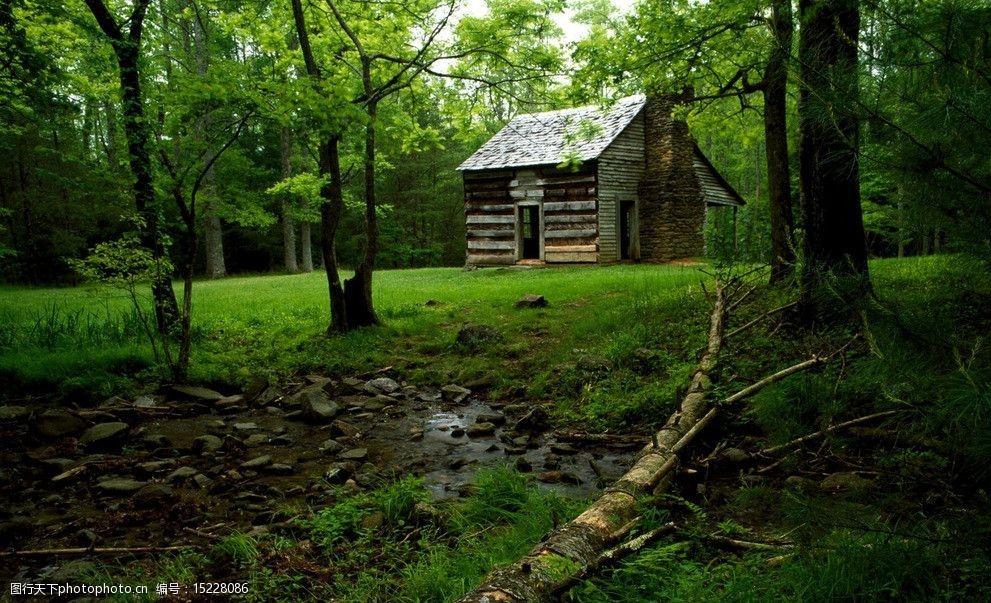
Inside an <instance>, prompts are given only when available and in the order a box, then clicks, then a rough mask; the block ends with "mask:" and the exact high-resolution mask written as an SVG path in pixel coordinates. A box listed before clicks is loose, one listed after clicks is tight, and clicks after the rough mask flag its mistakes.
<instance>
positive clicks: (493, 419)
mask: <svg viewBox="0 0 991 603" xmlns="http://www.w3.org/2000/svg"><path fill="white" fill-rule="evenodd" d="M475 422H476V423H492V424H493V425H505V423H506V417H505V416H504V415H501V414H499V413H497V412H483V413H480V414H479V415H478V416H477V417H475Z"/></svg>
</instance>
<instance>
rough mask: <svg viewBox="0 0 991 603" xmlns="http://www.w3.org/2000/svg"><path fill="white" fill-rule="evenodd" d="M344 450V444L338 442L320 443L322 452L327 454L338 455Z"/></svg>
mask: <svg viewBox="0 0 991 603" xmlns="http://www.w3.org/2000/svg"><path fill="white" fill-rule="evenodd" d="M342 450H344V444H341V443H340V442H338V441H337V440H333V439H331V440H324V441H323V442H321V443H320V451H321V452H323V453H325V454H337V453H338V452H340V451H342Z"/></svg>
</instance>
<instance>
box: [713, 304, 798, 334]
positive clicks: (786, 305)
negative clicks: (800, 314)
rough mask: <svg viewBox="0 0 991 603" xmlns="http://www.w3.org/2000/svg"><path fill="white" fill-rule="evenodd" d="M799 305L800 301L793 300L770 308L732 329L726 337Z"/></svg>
mask: <svg viewBox="0 0 991 603" xmlns="http://www.w3.org/2000/svg"><path fill="white" fill-rule="evenodd" d="M797 305H798V302H797V301H793V302H791V303H788V304H785V305H783V306H778V307H777V308H774V309H773V310H768V311H767V312H764V313H763V314H761V315H760V316H758V317H757V318H755V319H753V320H751V321H750V322H748V323H747V324H745V325H743V326H740V327H737V328H735V329H733V330H732V331H730V332H729V333H728V334H727V335H726V337H727V338H729V337H732V336H734V335H737V334H739V333H742V332H744V331H746V330H747V329H749V328H750V327H752V326H754V325H755V324H757V323H759V322H760V321H762V320H764V319H765V318H767V317H768V316H774V315H775V314H777V313H779V312H784V311H785V310H787V309H789V308H794V307H795V306H797Z"/></svg>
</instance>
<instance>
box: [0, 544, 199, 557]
mask: <svg viewBox="0 0 991 603" xmlns="http://www.w3.org/2000/svg"><path fill="white" fill-rule="evenodd" d="M195 548H197V547H195V546H192V545H188V544H187V545H183V546H133V547H126V546H124V547H93V548H89V547H78V548H71V549H29V550H23V551H0V557H46V556H50V555H55V556H58V555H130V554H134V555H136V554H140V553H165V552H169V551H183V550H187V549H195Z"/></svg>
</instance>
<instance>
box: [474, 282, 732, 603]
mask: <svg viewBox="0 0 991 603" xmlns="http://www.w3.org/2000/svg"><path fill="white" fill-rule="evenodd" d="M725 320H726V299H725V295H724V288H723V286H722V285H721V284H717V287H716V299H715V304H714V306H713V309H712V315H711V317H710V323H709V339H708V344H707V345H706V349H705V351H704V353H703V354H702V358H701V359H700V360H699V363H698V366H697V367H696V369H695V374H694V375H693V376H692V381H691V385H690V386H689V388H688V393H687V394H686V395H685V397H684V398H683V399H682V401H681V406H680V408H679V409H678V410H677V411H676V412H675V413H674V414H673V415H671V417H670V418H669V419H668V421H667V423H665V425H664V427H662V428H661V429H660V430H659V431H658V432H657V433H656V434H655V436H654V441H653V442H652V443H651V444H649V445H648V446H647V447H646V448H644V449H643V451H642V452H641V454H640V458H639V459H638V460H637V462H636V463H635V464H634V465H633V467H632V468H631V469H630V470H629V471H627V472H626V474H625V475H624V476H623V477H621V478H620V479H619V480H618V481H617V482H616V483H615V484H613V485H612V486H611V487H610V488H607V489H606V491H605V493H604V494H603V495H602V496H600V497H599V498H598V499H597V500H596V501H595V502H593V503H592V505H591V506H589V507H588V508H587V509H586V510H585V512H584V513H582V514H581V515H579V516H578V517H576V518H575V519H573V520H572V521H571V522H569V523H567V524H565V525H563V526H561V527H559V528H557V529H555V530H554V531H553V532H551V533H550V534H549V535H548V536H547V537H546V538H544V540H543V541H541V542H540V544H538V545H537V546H536V547H535V548H534V549H533V550H531V551H530V552H529V553H528V554H527V555H526V556H525V557H523V558H522V559H520V560H519V561H517V562H516V563H514V564H512V565H510V566H508V567H505V568H500V569H496V570H493V571H492V572H491V573H490V574H489V575H488V576H487V577H486V578H485V579H484V580H483V581H482V584H481V585H480V586H478V587H477V588H476V589H475V590H473V591H472V592H471V593H469V594H467V595H465V596H464V597H463V598H462V599H461V601H462V602H477V603H483V602H484V603H494V602H497V601H512V602H517V601H540V600H546V599H550V598H551V596H552V595H554V594H555V593H556V592H558V591H559V590H561V589H562V588H564V587H566V586H568V585H569V584H571V582H572V580H573V578H574V576H577V575H580V574H582V573H583V572H584V571H585V570H586V569H587V568H589V567H590V566H591V565H592V564H594V563H595V562H596V560H597V559H598V557H599V555H600V554H601V553H602V552H603V551H604V550H605V549H606V548H607V547H608V546H609V545H610V544H611V543H613V542H615V541H618V540H619V539H620V538H622V537H623V536H625V535H626V533H627V532H629V530H630V529H632V527H633V524H634V518H635V517H636V516H637V514H638V512H639V509H638V506H639V503H640V502H642V501H643V499H644V498H645V497H646V496H648V495H650V494H651V493H653V492H655V491H657V490H663V489H665V488H666V485H667V484H668V483H669V482H668V481H666V480H665V481H662V480H664V478H665V477H666V476H668V475H670V474H671V471H672V470H674V469H675V468H676V467H677V466H678V462H679V458H678V452H679V451H680V450H681V449H682V448H684V447H685V445H686V444H687V443H688V442H690V441H691V439H692V438H693V437H694V435H695V434H696V433H698V431H699V430H700V429H701V427H702V426H704V424H705V423H706V422H707V421H708V420H709V419H711V416H712V414H711V413H708V403H707V400H706V398H707V396H708V394H709V393H710V391H711V389H712V383H711V381H710V378H709V373H710V372H712V370H713V369H714V368H715V366H716V359H717V357H718V355H719V351H720V349H721V348H722V343H723V330H724V326H725Z"/></svg>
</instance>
